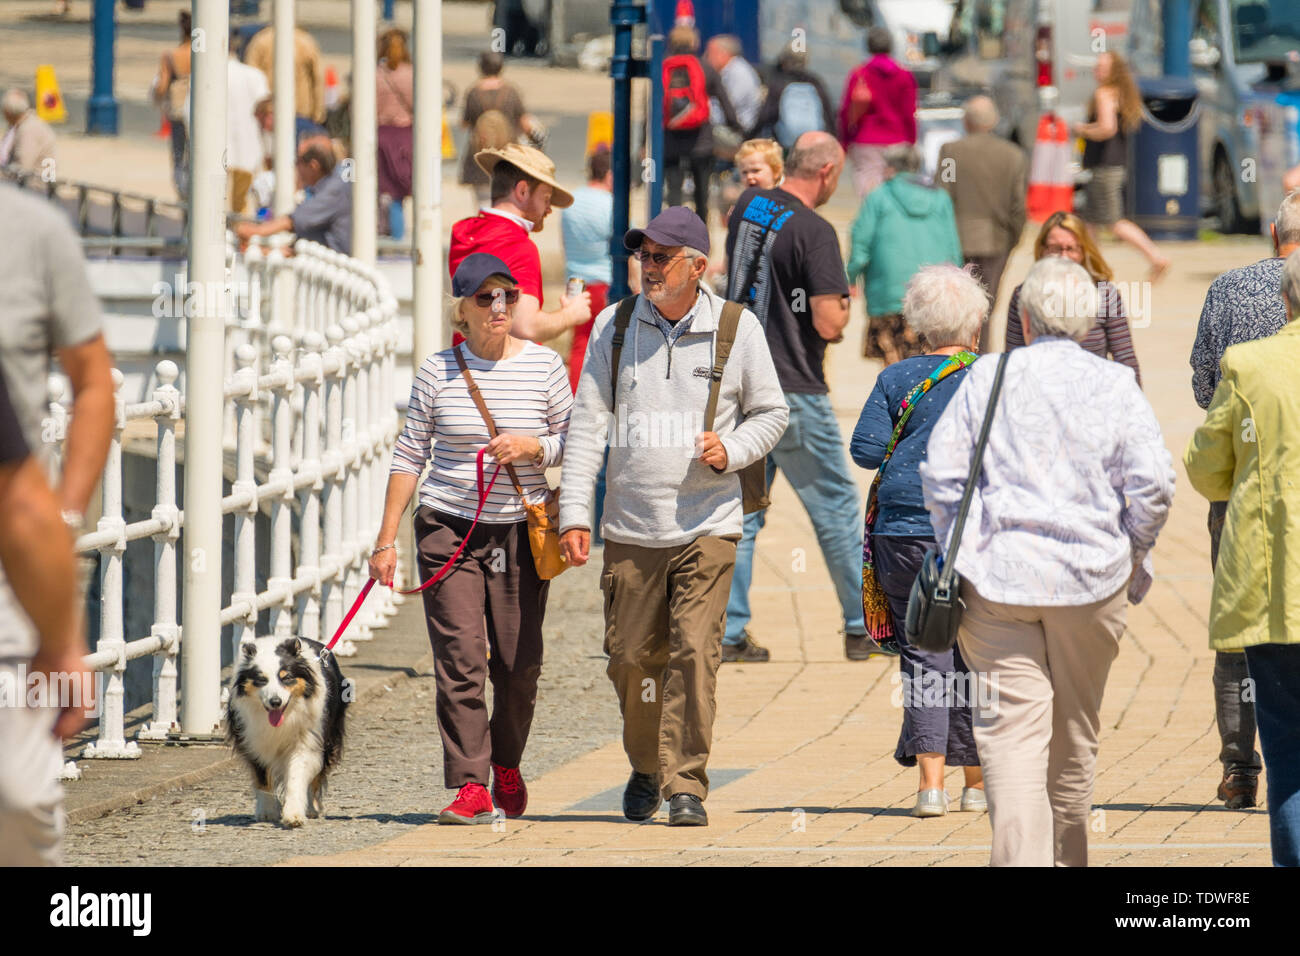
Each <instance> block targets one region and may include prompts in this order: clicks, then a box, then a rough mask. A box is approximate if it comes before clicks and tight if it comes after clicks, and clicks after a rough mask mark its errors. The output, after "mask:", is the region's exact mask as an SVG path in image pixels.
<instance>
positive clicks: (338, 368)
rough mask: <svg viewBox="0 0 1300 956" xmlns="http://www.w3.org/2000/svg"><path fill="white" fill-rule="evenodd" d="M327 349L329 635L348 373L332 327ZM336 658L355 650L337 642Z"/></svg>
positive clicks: (335, 610) (339, 560) (339, 568)
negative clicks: (345, 383)
mask: <svg viewBox="0 0 1300 956" xmlns="http://www.w3.org/2000/svg"><path fill="white" fill-rule="evenodd" d="M325 336H326V338H327V339H328V341H329V349H328V351H327V352H326V353H325V359H326V368H325V453H324V455H322V456H321V465H322V471H323V472H324V476H325V489H324V496H323V501H322V502H321V504H322V507H323V508H324V511H325V556H324V561H323V563H329V564H331V565H332V569H333V570H332V573H330V574H328V575H323V576H322V579H321V605H322V608H323V610H324V613H325V631H326V632H327V633H328V634H330V636H333V634H334V632H335V631H336V630H338V626H339V625H340V624H341V623H343V614H344V604H343V597H344V588H343V585H344V582H345V580H346V565H347V560H346V557H345V555H344V543H343V487H344V482H345V481H346V480H347V464H346V462H345V460H344V456H343V382H344V379H345V378H346V377H347V374H348V357H347V350H346V349H344V348H343V330H342V329H340V328H339V327H338V326H337V325H332V326H330V327H329V329H328V330H327V331H326V333H325ZM334 651H335V653H336V654H338V655H339V656H340V657H351V656H352V655H354V654H356V652H357V649H356V647H355V646H354V645H353V644H352V642H351V641H340V642H339V644H338V645H337V646H336V647H335V649H334Z"/></svg>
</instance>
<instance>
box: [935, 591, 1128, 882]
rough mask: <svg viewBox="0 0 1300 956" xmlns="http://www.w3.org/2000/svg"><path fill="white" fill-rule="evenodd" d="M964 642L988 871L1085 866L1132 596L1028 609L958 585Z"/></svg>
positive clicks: (1120, 594)
mask: <svg viewBox="0 0 1300 956" xmlns="http://www.w3.org/2000/svg"><path fill="white" fill-rule="evenodd" d="M961 597H962V600H963V601H965V602H966V611H965V613H963V614H962V620H961V629H960V631H959V632H958V640H959V641H960V643H961V656H962V657H963V658H964V659H965V661H966V664H967V666H968V667H969V668H970V669H971V670H972V671H974V672H975V674H976V679H977V681H978V688H979V691H978V700H977V701H976V702H975V703H973V704H972V708H971V712H972V716H973V718H974V720H973V723H974V725H975V745H976V747H977V748H978V749H979V755H980V763H981V764H982V765H983V767H984V791H985V793H986V794H987V796H988V801H989V822H990V824H991V825H992V827H993V852H992V854H991V856H990V859H989V865H990V866H1052V865H1053V863H1055V865H1056V866H1087V865H1088V828H1089V825H1090V824H1091V822H1092V821H1091V820H1090V812H1091V810H1092V787H1093V782H1094V780H1095V777H1096V771H1097V736H1098V732H1099V731H1100V729H1101V717H1100V711H1101V698H1102V693H1103V692H1104V691H1105V689H1106V677H1107V675H1108V674H1109V673H1110V665H1111V663H1112V662H1113V661H1114V660H1115V656H1116V655H1117V654H1118V653H1119V640H1120V638H1121V637H1123V635H1124V621H1125V615H1126V613H1127V609H1128V591H1127V588H1120V589H1119V590H1118V591H1116V592H1115V593H1114V594H1112V595H1111V596H1110V597H1108V598H1106V599H1105V600H1102V601H1097V602H1096V603H1094V604H1083V605H1079V606H1077V607H1022V606H1020V605H1017V604H999V603H998V602H996V601H987V600H985V599H984V598H982V597H980V595H979V593H978V592H977V591H976V590H975V589H974V588H973V587H971V586H970V585H969V584H962V586H961Z"/></svg>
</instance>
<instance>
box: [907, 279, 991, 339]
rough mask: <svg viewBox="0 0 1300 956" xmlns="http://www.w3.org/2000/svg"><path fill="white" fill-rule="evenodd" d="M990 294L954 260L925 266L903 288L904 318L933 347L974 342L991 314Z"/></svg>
mask: <svg viewBox="0 0 1300 956" xmlns="http://www.w3.org/2000/svg"><path fill="white" fill-rule="evenodd" d="M990 305H991V303H990V302H989V294H988V293H987V292H986V291H985V290H984V286H982V285H981V284H980V282H979V280H978V279H976V278H975V277H974V276H973V275H971V274H970V273H969V272H967V271H966V270H965V269H961V268H958V267H957V266H954V265H951V264H944V265H935V266H922V267H921V268H920V269H918V270H917V271H916V273H915V275H913V276H912V278H911V279H909V280H908V282H907V288H906V290H905V291H904V292H903V321H904V322H906V323H907V325H908V327H909V328H910V329H911V330H912V331H913V332H915V333H916V334H917V335H918V336H920V337H921V338H922V339H923V340H924V341H925V343H926V345H928V346H929V347H930V348H935V349H938V348H944V347H945V346H948V345H963V346H965V345H970V344H971V342H973V341H974V339H975V336H976V335H977V334H978V333H979V330H980V327H981V326H982V325H983V324H984V321H985V320H986V319H987V318H988V314H989V306H990Z"/></svg>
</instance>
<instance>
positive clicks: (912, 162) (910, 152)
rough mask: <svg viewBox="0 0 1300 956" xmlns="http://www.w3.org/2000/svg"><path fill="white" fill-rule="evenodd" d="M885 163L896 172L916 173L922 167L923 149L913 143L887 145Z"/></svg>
mask: <svg viewBox="0 0 1300 956" xmlns="http://www.w3.org/2000/svg"><path fill="white" fill-rule="evenodd" d="M884 160H885V165H886V166H888V167H889V168H890V169H892V170H893V171H894V172H896V173H914V172H916V171H917V170H919V169H920V168H921V151H920V150H919V149H917V148H916V147H915V146H913V145H912V144H911V143H895V144H894V145H893V146H886V147H885V152H884Z"/></svg>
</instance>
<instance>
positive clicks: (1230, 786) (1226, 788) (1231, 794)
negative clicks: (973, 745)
mask: <svg viewBox="0 0 1300 956" xmlns="http://www.w3.org/2000/svg"><path fill="white" fill-rule="evenodd" d="M1258 790H1259V778H1258V777H1255V776H1252V775H1251V774H1248V773H1225V774H1224V775H1223V781H1222V782H1221V783H1220V784H1219V799H1220V800H1222V801H1223V804H1224V806H1226V807H1227V808H1228V809H1229V810H1248V809H1250V808H1251V807H1253V806H1255V802H1256V800H1255V798H1256V795H1257V792H1258Z"/></svg>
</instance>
